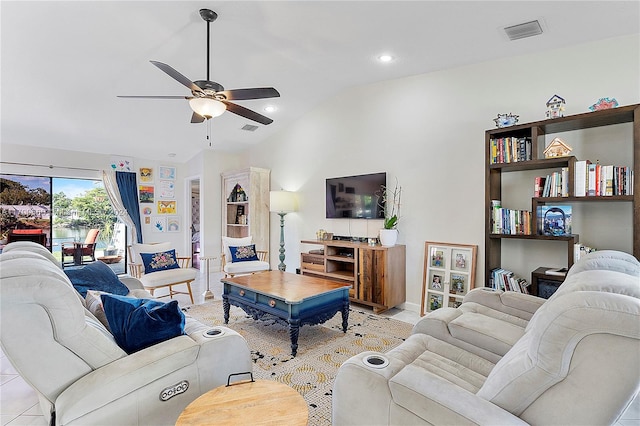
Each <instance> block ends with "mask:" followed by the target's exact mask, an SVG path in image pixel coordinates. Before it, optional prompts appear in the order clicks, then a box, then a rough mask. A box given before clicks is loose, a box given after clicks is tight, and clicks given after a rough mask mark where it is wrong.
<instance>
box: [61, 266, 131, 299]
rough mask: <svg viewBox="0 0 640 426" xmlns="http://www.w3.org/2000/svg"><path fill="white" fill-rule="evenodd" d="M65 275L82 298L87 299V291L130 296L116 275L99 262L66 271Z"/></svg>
mask: <svg viewBox="0 0 640 426" xmlns="http://www.w3.org/2000/svg"><path fill="white" fill-rule="evenodd" d="M64 273H65V274H67V276H68V277H69V280H70V281H71V284H73V287H74V288H75V289H76V290H77V291H78V293H80V294H81V295H82V297H87V290H97V291H104V292H105V293H113V294H119V295H120V296H125V295H127V294H129V289H128V288H127V286H126V285H124V284H122V282H120V280H119V279H118V276H117V275H116V273H115V272H113V271H112V270H111V268H109V266H108V265H107V264H106V263H104V262H100V261H99V260H97V261H95V262H91V263H89V264H88V265H85V266H81V267H79V268H69V269H65V271H64Z"/></svg>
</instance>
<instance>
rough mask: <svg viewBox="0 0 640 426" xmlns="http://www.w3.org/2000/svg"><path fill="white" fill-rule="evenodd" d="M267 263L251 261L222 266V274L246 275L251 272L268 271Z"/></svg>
mask: <svg viewBox="0 0 640 426" xmlns="http://www.w3.org/2000/svg"><path fill="white" fill-rule="evenodd" d="M268 270H269V262H263V261H262V260H252V261H250V262H235V263H227V264H225V265H224V272H226V273H228V274H248V273H251V272H260V271H268Z"/></svg>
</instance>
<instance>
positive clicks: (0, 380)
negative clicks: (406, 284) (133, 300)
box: [0, 270, 640, 426]
mask: <svg viewBox="0 0 640 426" xmlns="http://www.w3.org/2000/svg"><path fill="white" fill-rule="evenodd" d="M221 277H222V275H221V273H219V272H211V274H210V275H209V288H210V290H211V291H212V292H213V294H214V297H215V299H218V300H219V299H220V298H221V297H222V284H221V283H220V278H221ZM191 288H192V292H193V298H194V301H195V303H203V302H204V292H205V290H206V289H207V283H206V277H205V273H204V270H201V271H200V274H199V275H198V277H197V278H196V280H195V281H194V282H193V283H192V285H191ZM161 291H162V290H158V291H157V292H156V296H162V295H163V294H166V293H162V292H161ZM175 298H176V299H177V300H178V303H179V304H180V306H188V305H190V304H191V300H190V299H189V296H187V295H177V296H175ZM358 308H361V309H364V310H367V309H368V308H366V307H364V306H362V305H358ZM381 315H385V316H389V317H392V318H394V319H397V320H400V321H404V322H408V323H411V324H415V323H416V322H417V321H418V320H419V319H420V316H419V314H418V313H417V312H411V311H406V310H402V309H395V308H394V309H390V310H389V311H387V312H385V313H383V314H381ZM0 424H1V425H2V426H5V425H11V426H16V425H40V426H46V422H45V420H44V417H43V416H42V413H41V411H40V407H39V405H38V397H37V396H36V393H35V392H34V391H33V389H32V388H31V387H30V386H29V385H28V384H27V383H26V382H25V381H24V380H23V379H22V377H20V375H19V374H18V373H17V371H16V370H15V369H14V368H13V366H12V365H11V363H10V362H9V360H8V359H7V358H6V357H5V355H4V353H2V352H0ZM638 424H640V397H639V398H636V399H635V400H634V401H633V403H632V404H631V406H630V407H629V409H628V410H627V411H626V412H625V414H624V415H623V416H622V418H621V420H620V421H619V422H618V423H617V424H616V426H632V425H633V426H637V425H638Z"/></svg>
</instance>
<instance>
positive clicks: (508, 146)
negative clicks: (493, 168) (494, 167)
mask: <svg viewBox="0 0 640 426" xmlns="http://www.w3.org/2000/svg"><path fill="white" fill-rule="evenodd" d="M490 148H491V160H490V162H491V164H501V163H515V162H518V161H529V160H531V138H516V137H506V138H494V139H491V140H490Z"/></svg>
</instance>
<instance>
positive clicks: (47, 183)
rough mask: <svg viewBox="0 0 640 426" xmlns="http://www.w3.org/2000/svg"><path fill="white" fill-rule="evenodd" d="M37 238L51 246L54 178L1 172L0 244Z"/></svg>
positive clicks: (38, 240)
mask: <svg viewBox="0 0 640 426" xmlns="http://www.w3.org/2000/svg"><path fill="white" fill-rule="evenodd" d="M19 240H29V241H36V242H39V243H41V244H43V245H45V246H46V247H47V248H49V249H51V243H52V238H51V179H50V178H48V177H44V176H26V175H10V174H0V247H1V246H4V244H7V242H11V241H19Z"/></svg>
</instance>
